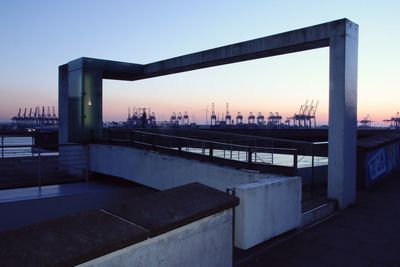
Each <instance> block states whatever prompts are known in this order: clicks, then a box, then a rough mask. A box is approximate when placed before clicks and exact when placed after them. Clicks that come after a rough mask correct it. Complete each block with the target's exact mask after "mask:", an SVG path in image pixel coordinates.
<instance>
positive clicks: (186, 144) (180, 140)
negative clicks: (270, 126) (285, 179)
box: [99, 131, 298, 172]
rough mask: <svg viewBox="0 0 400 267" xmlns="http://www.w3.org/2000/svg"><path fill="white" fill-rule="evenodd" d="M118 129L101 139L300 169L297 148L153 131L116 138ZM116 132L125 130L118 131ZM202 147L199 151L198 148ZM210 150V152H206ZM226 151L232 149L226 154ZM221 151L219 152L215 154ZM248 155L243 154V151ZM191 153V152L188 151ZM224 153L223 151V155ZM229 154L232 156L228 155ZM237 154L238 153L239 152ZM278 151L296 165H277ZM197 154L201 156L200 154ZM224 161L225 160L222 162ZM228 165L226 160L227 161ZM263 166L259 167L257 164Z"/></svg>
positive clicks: (219, 159) (210, 157)
mask: <svg viewBox="0 0 400 267" xmlns="http://www.w3.org/2000/svg"><path fill="white" fill-rule="evenodd" d="M113 132H114V131H109V132H108V133H109V134H108V138H106V139H103V140H99V141H103V142H104V141H106V142H107V141H112V142H128V144H129V143H131V144H135V145H141V146H144V147H148V149H150V150H154V149H158V150H160V149H161V150H164V151H165V152H167V151H176V152H177V153H180V154H182V155H183V153H185V155H187V156H189V154H190V155H193V156H190V157H194V155H197V154H198V155H199V156H202V157H203V158H204V157H206V158H209V160H211V161H215V162H221V160H223V161H224V162H225V163H226V164H229V162H227V161H231V162H242V163H241V164H251V165H252V166H253V167H255V168H259V167H260V164H261V165H265V166H271V167H274V166H276V167H283V168H293V169H294V172H296V170H297V162H296V160H297V154H298V150H297V149H296V148H280V147H265V146H249V145H241V144H232V143H224V142H218V141H209V140H202V139H196V138H190V137H182V136H172V135H167V134H159V133H149V132H146V131H129V132H125V133H123V134H124V135H125V138H124V136H117V138H114V136H113ZM116 133H121V132H118V131H116ZM197 150H199V151H197ZM205 151H207V153H205ZM226 151H229V152H228V153H226ZM233 151H237V152H238V157H237V159H236V157H235V158H234V157H232V152H233ZM215 152H218V153H215ZM241 152H242V153H244V155H243V154H242V155H240V153H241ZM188 153H189V154H188ZM222 153H223V154H222ZM254 153H267V154H269V153H270V154H271V157H270V158H271V162H266V161H261V162H260V161H258V162H257V161H255V160H254V159H253V155H254ZM227 154H228V157H227V156H226V155H227ZM235 154H236V153H235ZM274 154H287V155H292V156H293V165H287V163H286V164H277V163H276V162H275V163H274ZM196 157H197V156H196ZM221 163H222V162H221ZM223 164H224V163H223ZM256 165H257V166H259V167H257V166H256Z"/></svg>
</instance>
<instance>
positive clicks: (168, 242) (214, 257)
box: [79, 210, 232, 267]
mask: <svg viewBox="0 0 400 267" xmlns="http://www.w3.org/2000/svg"><path fill="white" fill-rule="evenodd" d="M79 266H171V267H175V266H179V267H186V266H192V267H195V266H199V267H203V266H215V267H220V266H227V267H228V266H232V210H226V211H224V212H220V213H217V214H215V215H211V216H209V217H206V218H203V219H201V220H199V221H195V222H193V223H190V224H188V225H185V226H183V227H180V228H177V229H175V230H172V231H170V232H166V233H164V234H162V235H159V236H156V237H153V238H150V239H147V240H145V241H143V242H141V243H138V244H135V245H132V246H129V247H126V248H124V249H121V250H118V251H115V252H113V253H110V254H108V255H104V256H103V257H99V258H97V259H94V260H92V261H89V262H86V263H83V264H81V265H79Z"/></svg>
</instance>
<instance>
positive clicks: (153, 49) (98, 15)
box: [0, 0, 400, 126]
mask: <svg viewBox="0 0 400 267" xmlns="http://www.w3.org/2000/svg"><path fill="white" fill-rule="evenodd" d="M399 10H400V1H395V0H392V1H388V0H386V1H385V0H382V1H368V0H364V1H349V0H347V1H341V0H340V1H313V0H311V1H294V0H293V1H228V0H226V1H206V0H203V1H184V0H182V1H161V0H159V1H151V0H150V1H139V0H137V1H133V0H132V1H118V0H114V1H105V0H85V1H82V0H80V1H78V0H69V1H61V0H59V1H55V0H52V1H51V0H48V1H43V0H36V1H34V0H30V1H28V0H26V1H18V0H2V1H0V25H1V27H0V36H1V37H0V40H1V41H0V60H1V61H0V92H1V96H0V121H5V120H9V119H10V118H11V117H12V116H14V115H16V113H17V112H18V109H19V107H22V108H25V107H26V108H28V109H29V108H31V107H32V108H34V107H36V106H55V107H56V109H57V101H58V100H57V97H58V66H59V65H62V64H64V63H67V62H69V61H71V60H73V59H76V58H79V57H83V56H85V57H94V58H102V59H109V60H116V61H124V62H132V63H139V64H145V63H150V62H154V61H158V60H162V59H166V58H170V57H175V56H180V55H184V54H188V53H192V52H197V51H201V50H205V49H210V48H214V47H218V46H223V45H228V44H231V43H236V42H241V41H245V40H250V39H254V38H259V37H264V36H268V35H271V34H276V33H280V32H285V31H288V30H293V29H297V28H302V27H307V26H311V25H315V24H320V23H324V22H328V21H332V20H336V19H340V18H348V19H350V20H352V21H353V22H355V23H357V24H358V25H359V57H358V59H359V61H358V62H359V65H358V66H359V67H358V71H359V73H358V118H359V120H361V119H362V118H363V117H365V116H366V115H367V114H370V116H371V119H372V120H373V121H375V125H377V126H378V125H380V126H381V125H384V124H383V122H382V120H383V119H385V118H389V117H392V116H394V115H395V114H396V112H397V111H399V110H400V50H399V47H400V16H399ZM328 54H329V50H328V48H322V49H317V50H311V51H307V52H300V53H296V54H289V55H284V56H277V57H272V58H265V59H258V60H253V61H247V62H242V63H237V64H231V65H224V66H218V67H213V68H208V69H202V70H197V71H192V72H186V73H181V74H175V75H169V76H163V77H158V78H153V79H148V80H141V81H135V82H122V81H109V80H105V81H104V83H103V88H104V91H103V96H104V102H103V103H104V109H103V111H104V120H105V121H110V120H124V119H126V117H127V112H128V107H151V108H152V111H154V112H155V113H156V115H157V119H158V120H161V119H164V120H168V119H169V117H170V115H171V113H172V112H182V113H183V112H184V111H188V112H189V115H190V116H191V118H192V116H193V117H194V118H195V119H196V121H197V122H198V123H204V121H205V115H206V113H205V112H204V111H203V110H204V109H206V108H207V107H208V109H209V111H211V103H212V102H214V103H215V106H216V113H217V114H218V113H219V114H221V115H222V113H224V112H225V103H226V102H229V105H230V112H231V113H232V114H233V115H234V116H236V113H237V112H238V111H240V112H241V113H242V114H243V115H244V116H245V117H247V115H248V113H249V112H250V111H252V112H253V113H255V114H256V113H257V112H262V113H263V114H264V115H268V113H269V112H276V111H278V112H279V113H281V114H282V115H283V117H287V116H292V115H293V114H294V113H296V112H298V110H299V107H300V106H301V105H302V104H304V103H305V102H306V100H307V99H308V100H309V101H311V100H312V99H314V101H317V100H319V106H318V112H317V119H318V123H319V124H326V123H327V111H328V87H329V85H328V63H329V62H328Z"/></svg>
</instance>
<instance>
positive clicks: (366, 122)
mask: <svg viewBox="0 0 400 267" xmlns="http://www.w3.org/2000/svg"><path fill="white" fill-rule="evenodd" d="M372 122H373V121H372V120H371V117H370V116H369V114H368V115H367V116H366V117H364V118H363V119H362V120H360V121H359V122H358V123H359V124H360V125H359V126H358V127H361V128H371V127H372Z"/></svg>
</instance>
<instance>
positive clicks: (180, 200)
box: [107, 183, 239, 236]
mask: <svg viewBox="0 0 400 267" xmlns="http://www.w3.org/2000/svg"><path fill="white" fill-rule="evenodd" d="M238 204H239V199H238V198H236V197H233V196H230V195H228V194H225V193H222V192H220V191H218V190H216V189H213V188H210V187H207V186H205V185H202V184H200V183H191V184H187V185H184V186H179V187H175V188H172V189H169V190H165V191H162V192H157V193H154V194H150V195H147V196H144V197H142V198H140V199H135V200H133V201H132V202H130V203H129V204H126V205H121V206H117V207H114V208H110V209H107V211H109V212H110V213H112V214H116V215H117V216H119V217H122V218H124V219H125V220H127V221H130V222H133V223H135V224H137V225H140V226H142V227H144V228H146V229H147V230H149V232H150V236H156V235H160V234H162V233H165V232H168V231H170V230H172V229H175V228H178V227H180V226H183V225H185V224H188V223H191V222H194V221H196V220H199V219H202V218H204V217H207V216H210V215H212V214H215V213H217V212H220V211H223V210H226V209H229V208H233V207H235V206H237V205H238Z"/></svg>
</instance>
